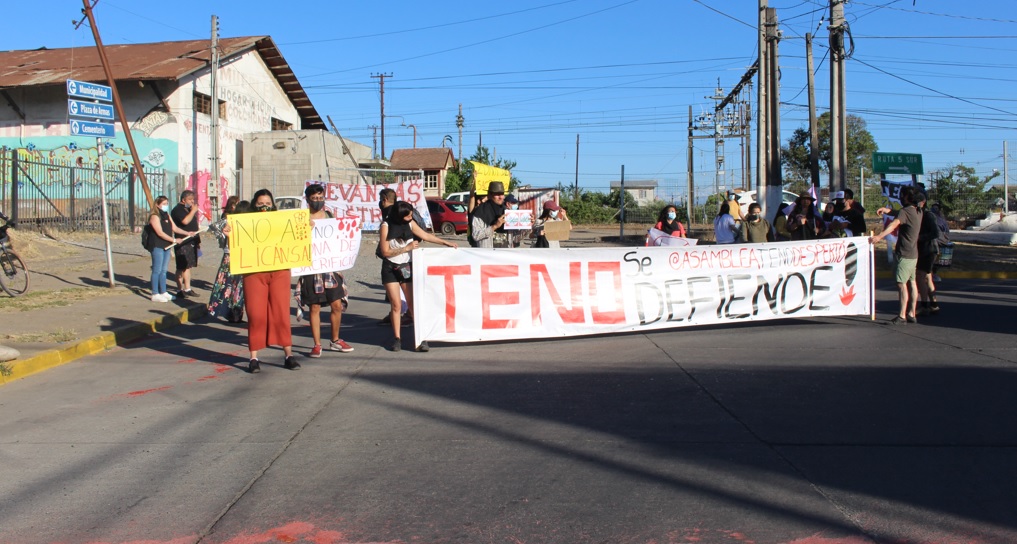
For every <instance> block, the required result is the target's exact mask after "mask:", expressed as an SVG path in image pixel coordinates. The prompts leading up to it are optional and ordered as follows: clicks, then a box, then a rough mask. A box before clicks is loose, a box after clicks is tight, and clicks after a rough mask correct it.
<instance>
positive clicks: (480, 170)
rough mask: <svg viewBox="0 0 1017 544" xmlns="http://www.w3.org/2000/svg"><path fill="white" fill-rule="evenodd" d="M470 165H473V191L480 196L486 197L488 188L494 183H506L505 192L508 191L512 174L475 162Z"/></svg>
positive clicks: (502, 169)
mask: <svg viewBox="0 0 1017 544" xmlns="http://www.w3.org/2000/svg"><path fill="white" fill-rule="evenodd" d="M470 164H472V165H473V189H474V190H475V191H476V192H477V194H478V195H486V194H487V187H488V186H489V185H491V182H492V181H500V182H502V183H504V184H505V190H506V191H507V190H508V188H509V182H510V181H512V172H509V171H508V170H505V169H504V168H495V167H494V166H488V165H486V164H482V163H479V162H475V161H470Z"/></svg>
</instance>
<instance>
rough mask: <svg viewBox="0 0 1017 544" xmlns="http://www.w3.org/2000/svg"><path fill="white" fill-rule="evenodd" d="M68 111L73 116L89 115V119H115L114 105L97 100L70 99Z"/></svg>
mask: <svg viewBox="0 0 1017 544" xmlns="http://www.w3.org/2000/svg"><path fill="white" fill-rule="evenodd" d="M67 113H68V114H70V115H71V116H72V117H87V118H88V119H109V120H110V121H112V120H113V106H111V105H109V104H99V103H96V102H82V101H81V100H68V101H67Z"/></svg>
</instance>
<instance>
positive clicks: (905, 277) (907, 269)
mask: <svg viewBox="0 0 1017 544" xmlns="http://www.w3.org/2000/svg"><path fill="white" fill-rule="evenodd" d="M899 198H900V202H901V204H903V205H904V207H903V208H901V210H900V211H898V212H897V218H896V219H894V220H893V221H891V222H890V224H889V225H887V226H886V227H885V228H883V231H882V232H880V233H879V235H878V236H872V237H870V238H869V242H870V243H873V244H875V243H876V242H879V241H880V240H882V239H883V238H886V237H887V236H889V235H890V233H891V232H893V230H894V229H897V230H898V235H897V245H896V247H894V257H895V258H896V262H897V266H896V270H895V271H894V279H895V280H896V281H897V296H898V299H899V300H900V312H898V315H897V316H896V317H894V318H893V319H891V320H890V321H888V322H887V324H888V325H903V324H906V323H917V322H918V319H917V318H916V317H915V307H916V306H917V302H918V287H917V285H916V284H915V268H916V266H917V265H918V232H919V228H920V227H921V222H922V217H921V215H920V214H919V212H918V210H917V209H915V201H916V199H915V190H914V189H913V188H912V187H910V186H907V187H903V188H901V191H900V197H899ZM876 213H877V214H879V215H883V214H884V213H889V208H880V209H878V210H876Z"/></svg>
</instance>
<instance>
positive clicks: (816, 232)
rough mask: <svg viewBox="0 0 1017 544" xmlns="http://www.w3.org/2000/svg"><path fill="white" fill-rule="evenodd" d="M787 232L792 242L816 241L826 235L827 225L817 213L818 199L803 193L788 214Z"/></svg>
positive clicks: (805, 192) (806, 192)
mask: <svg viewBox="0 0 1017 544" xmlns="http://www.w3.org/2000/svg"><path fill="white" fill-rule="evenodd" d="M787 230H788V232H790V233H791V239H792V240H816V239H819V238H822V237H823V236H825V235H826V225H825V224H824V223H823V219H822V218H821V217H820V216H819V212H818V211H816V199H815V197H813V196H812V194H811V193H809V192H808V191H802V192H801V193H800V194H799V195H798V199H797V200H795V205H794V208H792V209H791V213H789V214H788V220H787Z"/></svg>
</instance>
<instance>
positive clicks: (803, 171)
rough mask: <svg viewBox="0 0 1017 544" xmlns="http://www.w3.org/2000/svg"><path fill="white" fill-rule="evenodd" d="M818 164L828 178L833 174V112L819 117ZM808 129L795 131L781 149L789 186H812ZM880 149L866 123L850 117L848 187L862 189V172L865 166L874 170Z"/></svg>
mask: <svg viewBox="0 0 1017 544" xmlns="http://www.w3.org/2000/svg"><path fill="white" fill-rule="evenodd" d="M817 125H818V127H819V165H820V171H822V172H824V173H825V174H826V178H827V179H829V172H830V112H826V113H824V114H822V115H820V116H819V120H818V122H817ZM811 149H812V148H811V146H810V145H809V127H808V126H806V127H804V128H798V129H795V131H794V133H793V134H792V135H791V137H790V138H788V140H787V145H786V146H784V147H782V148H781V149H780V158H781V162H782V166H783V173H784V182H785V184H787V185H793V184H796V183H797V184H798V185H799V186H801V185H807V184H809V183H811V174H810V171H809V153H810V151H811ZM878 150H879V146H878V145H876V141H875V139H873V138H872V134H871V133H870V132H869V130H868V128H867V125H866V123H865V120H864V119H862V118H861V117H858V116H857V115H848V116H847V176H846V178H847V183H848V186H849V187H853V188H857V187H859V177H858V176H859V175H860V174H861V172H860V169H861V168H862V167H864V168H865V169H866V170H867V171H870V172H871V171H872V153H873V152H875V151H878Z"/></svg>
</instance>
